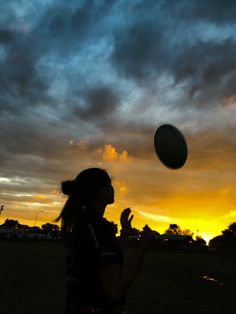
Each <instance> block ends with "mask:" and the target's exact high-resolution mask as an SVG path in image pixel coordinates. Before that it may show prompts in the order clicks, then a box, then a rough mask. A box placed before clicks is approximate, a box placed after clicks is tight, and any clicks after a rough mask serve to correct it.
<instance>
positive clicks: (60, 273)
mask: <svg viewBox="0 0 236 314" xmlns="http://www.w3.org/2000/svg"><path fill="white" fill-rule="evenodd" d="M0 248H1V251H0V267H1V268H0V283H1V284H0V296H1V297H0V298H1V302H0V312H1V313H2V314H5V313H11V314H16V313H17V314H32V313H34V314H42V313H43V314H52V313H53V314H57V313H58V314H63V309H64V297H65V251H64V248H63V246H62V244H60V243H53V242H37V241H34V242H26V241H25V242H23V241H18V242H13V241H0ZM128 253H129V257H128V259H129V258H130V256H131V255H132V254H133V251H132V250H130V251H129V252H128ZM219 264H220V258H219V257H218V256H210V255H206V254H190V253H177V252H165V251H150V252H149V253H148V255H147V258H146V260H145V262H144V264H143V266H142V268H141V271H140V273H139V275H138V277H137V279H136V281H135V283H134V284H133V286H132V287H131V289H130V291H129V293H128V294H127V308H128V309H129V311H130V313H131V314H141V313H142V314H144V313H150V314H152V313H153V314H154V313H155V314H169V313H186V314H187V313H191V314H194V313H196V314H205V313H207V314H209V313H210V314H211V313H212V314H213V313H214V314H215V313H219V314H227V313H230V314H234V313H236V267H235V266H236V263H235V258H232V257H231V258H228V259H227V260H226V267H225V268H223V267H222V265H220V266H219ZM203 276H208V277H210V278H213V279H215V281H212V280H211V281H210V280H205V279H202V277H203ZM216 280H218V281H216Z"/></svg>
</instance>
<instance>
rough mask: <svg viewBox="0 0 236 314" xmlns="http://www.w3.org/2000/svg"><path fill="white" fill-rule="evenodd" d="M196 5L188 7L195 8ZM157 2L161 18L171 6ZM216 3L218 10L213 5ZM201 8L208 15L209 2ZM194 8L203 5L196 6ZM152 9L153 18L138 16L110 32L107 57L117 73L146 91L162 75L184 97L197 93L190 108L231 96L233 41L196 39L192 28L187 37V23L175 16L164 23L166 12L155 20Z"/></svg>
mask: <svg viewBox="0 0 236 314" xmlns="http://www.w3.org/2000/svg"><path fill="white" fill-rule="evenodd" d="M183 3H184V2H181V1H179V2H178V5H179V6H180V7H181V8H182V6H183ZM191 3H192V2H191ZM196 3H198V2H196ZM196 3H195V5H193V7H194V8H196V7H197V4H196ZM162 4H163V6H162V10H163V7H164V8H165V10H164V11H163V12H164V13H163V14H165V16H166V17H167V16H168V14H169V13H170V11H171V9H170V8H172V9H173V7H174V6H175V5H173V6H172V5H171V4H170V7H168V5H167V3H164V2H163V3H162ZM217 4H218V7H219V6H220V4H219V2H217ZM178 5H177V4H176V7H178ZM205 5H206V7H205V9H206V10H207V12H208V11H211V7H210V5H213V3H211V1H209V3H208V2H207V1H206V3H205ZM189 6H190V7H191V4H189ZM199 6H200V7H201V6H204V5H203V4H202V3H200V4H199ZM158 10H160V7H157V8H156V16H155V18H154V17H153V15H152V16H150V18H149V20H148V21H147V18H146V17H145V15H144V16H142V17H141V18H139V19H138V20H134V21H133V23H132V25H126V26H125V27H124V28H122V29H120V30H118V31H117V32H116V33H115V35H114V50H113V54H112V56H111V59H112V62H113V64H114V66H115V68H116V69H117V71H118V73H120V74H121V75H123V76H125V77H127V78H128V79H133V80H134V81H135V82H137V83H138V84H139V85H141V86H146V88H147V89H148V90H149V89H150V85H151V84H152V83H153V82H155V80H156V81H157V80H158V78H160V77H161V76H162V75H163V74H167V75H171V76H172V77H173V78H174V83H175V84H178V83H181V82H184V83H185V90H186V93H185V96H186V99H190V98H193V97H194V96H196V94H197V93H198V97H197V99H194V100H193V103H195V104H198V100H199V102H200V103H201V102H204V103H206V102H207V103H209V98H211V99H212V100H214V101H215V100H216V99H217V100H218V101H222V100H223V99H224V98H225V97H230V96H232V95H234V93H235V91H234V86H235V84H236V81H235V74H236V72H235V65H236V57H235V53H234V52H235V48H236V41H235V38H231V37H230V35H228V37H226V38H221V39H220V38H219V37H218V38H217V36H216V35H215V38H209V39H208V40H207V39H206V40H203V39H200V38H199V36H198V34H197V33H196V30H194V29H193V31H192V34H191V31H190V30H191V27H192V26H193V24H190V22H188V23H189V25H188V24H185V22H184V20H182V19H179V20H178V19H177V18H176V16H172V19H170V17H171V14H169V16H168V18H169V19H167V21H165V19H159V18H158V16H159V14H160V12H159V11H158ZM192 10H193V8H192ZM228 11H229V12H230V9H229V8H228ZM228 11H227V12H228ZM190 12H192V11H191V10H190ZM214 12H215V13H216V11H214ZM172 13H173V10H172ZM211 14H213V12H211ZM235 19H236V15H235ZM210 20H211V18H210ZM235 21H236V20H235ZM208 22H209V21H208ZM187 25H188V26H187ZM186 26H187V27H188V28H189V29H190V30H188V29H186ZM198 27H199V30H201V28H202V30H203V28H206V27H207V26H206V25H204V26H203V25H201V24H199V25H198ZM199 30H198V31H199ZM188 33H189V34H191V37H189V36H188ZM156 88H158V85H157V84H156ZM214 101H213V102H214ZM210 103H212V102H210Z"/></svg>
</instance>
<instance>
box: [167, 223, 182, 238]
mask: <svg viewBox="0 0 236 314" xmlns="http://www.w3.org/2000/svg"><path fill="white" fill-rule="evenodd" d="M164 233H165V234H181V235H182V230H181V229H180V226H179V225H177V224H170V225H169V228H168V229H167V230H166V231H165V232H164Z"/></svg>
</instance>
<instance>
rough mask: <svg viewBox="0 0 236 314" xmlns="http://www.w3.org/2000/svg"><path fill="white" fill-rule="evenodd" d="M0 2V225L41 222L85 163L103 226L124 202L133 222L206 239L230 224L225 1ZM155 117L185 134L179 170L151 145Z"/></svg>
mask: <svg viewBox="0 0 236 314" xmlns="http://www.w3.org/2000/svg"><path fill="white" fill-rule="evenodd" d="M0 5H1V11H0V69H1V71H0V138H1V146H0V161H1V162H0V201H1V203H2V204H3V205H4V208H5V209H4V211H3V212H2V216H1V217H0V219H1V220H0V223H3V222H4V220H5V219H6V218H9V219H17V220H19V221H20V222H21V223H27V224H29V225H34V224H35V223H36V224H37V225H39V226H40V225H41V224H42V223H45V222H52V220H53V219H54V218H56V217H57V216H58V214H59V213H60V210H61V208H62V206H63V204H64V202H65V200H66V198H65V196H63V195H62V193H61V191H60V183H61V181H63V180H68V179H73V178H75V177H76V175H77V174H78V173H79V172H80V171H82V170H83V169H85V168H88V167H101V168H103V169H106V170H107V171H108V173H109V174H110V176H111V177H112V181H113V185H114V188H115V193H116V194H115V203H114V204H113V205H111V206H109V207H108V208H107V209H106V213H105V216H106V217H107V219H109V220H113V221H115V222H116V223H118V221H119V216H120V213H121V211H122V210H123V209H124V208H126V207H130V208H131V209H132V212H133V214H134V219H133V226H134V227H137V228H139V229H142V227H143V226H144V225H145V224H148V225H149V226H150V227H152V228H153V229H155V230H158V231H159V232H161V233H162V232H164V231H165V230H166V229H167V228H168V226H169V224H170V223H177V224H178V225H180V227H181V228H182V229H191V230H192V231H193V232H194V234H195V235H196V234H197V233H199V235H202V236H203V237H205V238H209V237H213V236H214V235H217V234H220V233H221V231H222V230H223V229H225V228H227V226H228V225H229V223H231V222H233V221H236V193H235V187H236V173H235V170H236V136H235V135H236V123H235V118H236V53H235V51H236V32H235V27H236V4H235V1H234V0H225V1H220V0H214V1H213V0H204V1H202V0H198V1H188V0H176V1H168V0H155V1H154V0H149V1H144V0H143V1H141V0H140V1H138V0H133V1H124V0H109V1H108V0H107V1H105V0H104V1H95V0H87V1H74V0H71V1H62V0H44V1H42V0H35V1H27V0H21V1H16V0H9V1H5V0H0ZM164 123H170V124H173V125H175V126H176V127H177V128H179V130H180V131H181V132H182V133H183V134H184V136H185V138H186V141H187V144H188V160H187V162H186V164H185V165H184V167H182V168H181V169H178V170H171V169H168V168H166V167H165V166H164V165H163V164H161V162H160V161H159V160H158V158H157V156H156V154H155V150H154V146H153V137H154V134H155V131H156V129H157V127H158V126H160V125H162V124H164ZM35 220H37V221H35ZM197 230H198V231H197Z"/></svg>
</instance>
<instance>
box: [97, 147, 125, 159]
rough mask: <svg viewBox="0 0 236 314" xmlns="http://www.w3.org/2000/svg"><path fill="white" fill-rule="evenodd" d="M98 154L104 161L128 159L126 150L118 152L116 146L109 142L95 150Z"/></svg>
mask: <svg viewBox="0 0 236 314" xmlns="http://www.w3.org/2000/svg"><path fill="white" fill-rule="evenodd" d="M97 153H98V155H101V158H102V160H104V161H123V162H124V161H127V160H128V159H129V156H128V152H127V151H126V150H124V151H122V152H121V153H118V152H117V150H116V148H115V147H114V146H112V145H111V144H107V145H105V146H104V148H103V149H98V150H97Z"/></svg>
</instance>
